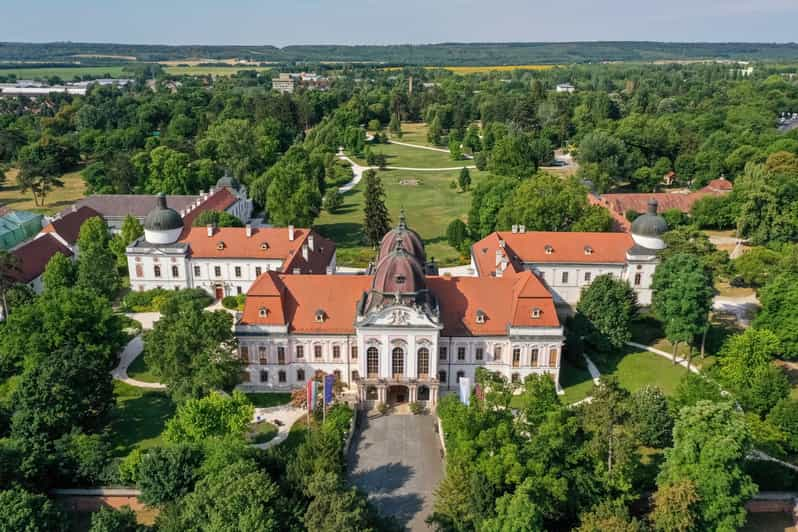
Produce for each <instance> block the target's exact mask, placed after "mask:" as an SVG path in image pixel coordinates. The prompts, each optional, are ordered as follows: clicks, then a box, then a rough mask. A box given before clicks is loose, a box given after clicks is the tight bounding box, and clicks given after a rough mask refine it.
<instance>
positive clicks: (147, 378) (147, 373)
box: [127, 352, 159, 382]
mask: <svg viewBox="0 0 798 532" xmlns="http://www.w3.org/2000/svg"><path fill="white" fill-rule="evenodd" d="M127 376H128V377H130V378H131V379H135V380H137V381H141V382H159V381H158V377H157V376H156V375H155V374H154V373H153V372H152V370H151V369H150V368H149V366H147V362H145V360H144V353H143V352H142V353H141V354H140V355H139V356H137V357H136V358H135V359H134V360H133V362H132V363H131V364H130V366H128V368H127Z"/></svg>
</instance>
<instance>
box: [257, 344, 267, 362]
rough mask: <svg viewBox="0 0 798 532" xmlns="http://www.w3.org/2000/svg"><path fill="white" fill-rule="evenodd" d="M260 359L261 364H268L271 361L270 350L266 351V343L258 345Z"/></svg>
mask: <svg viewBox="0 0 798 532" xmlns="http://www.w3.org/2000/svg"><path fill="white" fill-rule="evenodd" d="M258 361H259V362H260V363H261V364H268V363H269V355H268V352H267V351H266V346H265V345H262V346H260V347H258Z"/></svg>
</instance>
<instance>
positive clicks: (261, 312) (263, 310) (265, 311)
mask: <svg viewBox="0 0 798 532" xmlns="http://www.w3.org/2000/svg"><path fill="white" fill-rule="evenodd" d="M268 314H269V309H267V308H266V307H261V308H259V309H258V316H260V317H261V318H265V317H266V316H268Z"/></svg>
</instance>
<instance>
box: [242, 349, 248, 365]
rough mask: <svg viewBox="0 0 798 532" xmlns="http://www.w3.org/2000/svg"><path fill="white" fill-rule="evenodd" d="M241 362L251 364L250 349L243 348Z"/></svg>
mask: <svg viewBox="0 0 798 532" xmlns="http://www.w3.org/2000/svg"><path fill="white" fill-rule="evenodd" d="M241 362H244V363H247V362H249V347H247V346H245V345H242V346H241Z"/></svg>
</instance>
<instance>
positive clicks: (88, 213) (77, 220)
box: [42, 207, 102, 245]
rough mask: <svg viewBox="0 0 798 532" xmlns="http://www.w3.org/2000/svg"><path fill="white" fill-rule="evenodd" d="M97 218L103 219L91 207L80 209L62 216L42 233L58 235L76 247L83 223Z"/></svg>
mask: <svg viewBox="0 0 798 532" xmlns="http://www.w3.org/2000/svg"><path fill="white" fill-rule="evenodd" d="M95 216H99V217H100V218H102V216H100V213H99V212H97V211H95V210H94V209H92V208H91V207H79V208H78V209H76V210H74V211H72V212H67V213H66V214H61V215H60V216H59V218H57V219H55V220H53V221H52V222H50V223H49V224H48V225H47V226H45V228H44V229H42V233H57V234H58V236H60V237H61V238H63V239H64V240H65V241H66V242H68V243H69V245H74V244H75V242H77V241H78V235H80V228H81V226H82V225H83V222H85V221H86V220H88V219H89V218H94V217H95Z"/></svg>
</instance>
